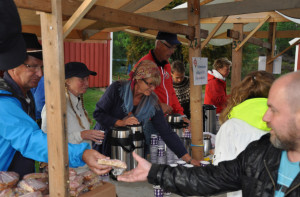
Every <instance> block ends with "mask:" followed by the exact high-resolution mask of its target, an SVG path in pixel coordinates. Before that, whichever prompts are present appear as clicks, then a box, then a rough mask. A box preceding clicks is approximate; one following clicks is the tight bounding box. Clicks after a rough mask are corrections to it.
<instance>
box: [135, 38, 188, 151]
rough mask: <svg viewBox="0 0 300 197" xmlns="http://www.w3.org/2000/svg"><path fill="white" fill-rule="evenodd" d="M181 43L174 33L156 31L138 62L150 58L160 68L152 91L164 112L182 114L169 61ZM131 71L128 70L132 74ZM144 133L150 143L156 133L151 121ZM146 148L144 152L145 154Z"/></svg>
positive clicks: (147, 142)
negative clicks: (151, 41) (146, 51)
mask: <svg viewBox="0 0 300 197" xmlns="http://www.w3.org/2000/svg"><path fill="white" fill-rule="evenodd" d="M180 44H181V43H180V42H179V41H178V39H177V35H176V34H172V33H166V32H158V34H157V36H156V41H155V48H154V49H152V50H150V51H149V53H148V54H147V55H145V56H144V57H142V58H141V59H140V60H139V61H138V63H136V64H135V66H136V65H138V64H139V62H140V61H142V60H151V61H153V62H154V63H156V64H157V66H158V67H159V70H160V75H161V83H160V85H159V86H158V87H156V88H155V90H154V92H155V93H156V94H157V96H158V98H159V101H160V105H161V107H162V110H163V112H164V114H172V113H177V114H181V115H184V113H183V108H182V107H181V105H180V103H179V101H178V98H177V96H176V93H175V90H174V88H173V80H172V76H171V65H170V63H169V61H168V60H169V58H170V57H171V55H172V54H173V53H174V51H175V49H176V47H177V45H180ZM132 74H133V72H132V71H131V72H130V75H132ZM183 120H184V121H185V122H187V123H189V120H188V119H187V118H183ZM144 133H145V138H146V144H147V145H149V143H150V136H151V134H153V133H157V132H156V131H155V129H154V127H153V125H152V123H151V121H149V122H148V123H146V124H145V127H144ZM147 152H148V151H147V148H146V152H145V153H146V154H147Z"/></svg>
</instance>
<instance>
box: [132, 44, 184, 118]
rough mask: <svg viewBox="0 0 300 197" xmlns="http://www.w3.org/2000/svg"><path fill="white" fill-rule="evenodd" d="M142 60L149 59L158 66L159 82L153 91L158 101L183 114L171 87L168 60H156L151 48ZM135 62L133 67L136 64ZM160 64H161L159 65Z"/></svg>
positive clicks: (174, 111)
mask: <svg viewBox="0 0 300 197" xmlns="http://www.w3.org/2000/svg"><path fill="white" fill-rule="evenodd" d="M142 60H151V61H153V62H154V63H156V64H157V65H158V66H159V70H160V76H161V83H160V85H159V86H158V87H156V88H155V90H154V92H155V93H156V94H157V96H158V98H159V101H160V102H161V103H166V104H168V105H169V106H171V107H172V108H173V113H178V114H181V115H183V108H182V107H181V105H180V103H179V101H178V98H177V97H176V93H175V90H174V88H173V80H172V76H171V65H170V63H169V62H164V63H163V62H158V60H157V59H156V58H155V57H154V53H153V52H152V50H150V52H149V53H148V54H147V55H145V56H144V57H142V58H141V59H140V60H139V61H138V63H139V62H141V61H142ZM138 63H136V64H135V65H134V67H136V66H137V65H138ZM160 65H162V66H160ZM131 72H132V71H131Z"/></svg>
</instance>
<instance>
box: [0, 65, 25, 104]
mask: <svg viewBox="0 0 300 197" xmlns="http://www.w3.org/2000/svg"><path fill="white" fill-rule="evenodd" d="M3 79H4V80H5V81H6V83H7V84H8V85H9V86H10V87H11V88H12V90H13V92H14V94H16V96H18V97H19V98H22V99H25V97H24V95H23V92H22V90H21V88H20V87H19V86H18V84H17V83H16V82H15V81H14V80H13V79H12V78H11V76H10V75H9V74H8V72H7V71H5V72H4V76H3ZM28 92H30V91H28ZM28 92H27V94H28Z"/></svg>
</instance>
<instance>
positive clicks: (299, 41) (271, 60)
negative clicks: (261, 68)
mask: <svg viewBox="0 0 300 197" xmlns="http://www.w3.org/2000/svg"><path fill="white" fill-rule="evenodd" d="M297 44H300V40H298V41H297V42H295V43H294V44H292V45H291V46H289V47H287V48H286V49H284V50H283V51H281V52H280V53H279V54H277V55H276V56H275V57H273V58H272V59H270V60H269V61H268V62H267V64H269V63H271V62H273V61H274V60H275V59H276V58H277V57H279V56H281V55H282V54H284V53H285V52H286V51H288V50H289V49H291V48H292V47H293V46H295V45H297Z"/></svg>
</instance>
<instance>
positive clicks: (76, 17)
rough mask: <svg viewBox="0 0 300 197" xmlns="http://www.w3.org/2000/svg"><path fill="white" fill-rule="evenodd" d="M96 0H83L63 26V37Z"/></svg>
mask: <svg viewBox="0 0 300 197" xmlns="http://www.w3.org/2000/svg"><path fill="white" fill-rule="evenodd" d="M96 1H97V0H85V1H84V2H82V4H81V5H80V6H79V8H78V9H77V10H76V11H75V13H74V14H73V15H72V16H71V18H70V19H69V20H68V21H67V23H66V24H65V25H64V27H63V33H64V35H63V38H66V37H67V35H68V34H69V33H70V32H71V31H72V29H74V27H75V26H76V25H77V24H78V23H79V21H80V20H81V19H82V18H83V17H84V15H85V14H86V13H87V12H88V11H89V10H90V9H91V7H92V6H93V5H94V4H95V2H96Z"/></svg>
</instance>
